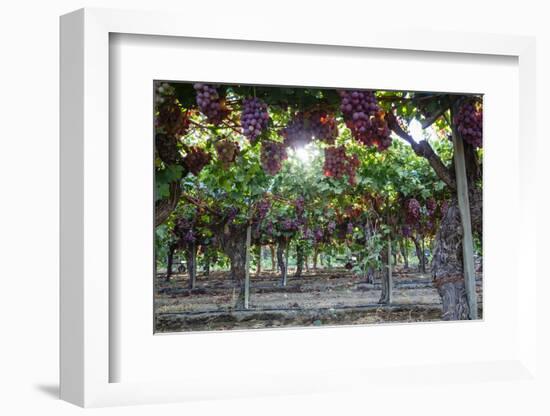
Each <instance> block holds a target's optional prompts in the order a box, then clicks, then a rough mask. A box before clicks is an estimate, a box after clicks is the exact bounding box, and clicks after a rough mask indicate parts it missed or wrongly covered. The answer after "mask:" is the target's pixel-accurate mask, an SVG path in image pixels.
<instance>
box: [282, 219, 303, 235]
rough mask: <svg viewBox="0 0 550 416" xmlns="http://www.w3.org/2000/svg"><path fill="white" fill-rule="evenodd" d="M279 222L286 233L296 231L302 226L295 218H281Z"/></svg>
mask: <svg viewBox="0 0 550 416" xmlns="http://www.w3.org/2000/svg"><path fill="white" fill-rule="evenodd" d="M278 224H279V228H280V230H281V231H282V232H285V233H294V232H296V231H298V229H299V228H300V224H299V222H298V221H297V220H296V219H293V218H285V219H282V218H279V222H278Z"/></svg>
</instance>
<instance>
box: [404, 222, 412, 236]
mask: <svg viewBox="0 0 550 416" xmlns="http://www.w3.org/2000/svg"><path fill="white" fill-rule="evenodd" d="M401 234H402V235H403V237H405V238H407V237H410V236H411V234H412V230H411V227H410V225H404V226H402V227H401Z"/></svg>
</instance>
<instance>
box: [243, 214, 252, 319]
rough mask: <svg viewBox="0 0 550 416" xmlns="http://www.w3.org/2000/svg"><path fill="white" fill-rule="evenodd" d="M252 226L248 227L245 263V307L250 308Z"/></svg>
mask: <svg viewBox="0 0 550 416" xmlns="http://www.w3.org/2000/svg"><path fill="white" fill-rule="evenodd" d="M251 229H252V227H251V226H250V224H248V226H247V227H246V245H245V247H246V248H245V251H246V253H245V265H244V308H245V309H248V301H249V298H250V239H251V233H252V231H251Z"/></svg>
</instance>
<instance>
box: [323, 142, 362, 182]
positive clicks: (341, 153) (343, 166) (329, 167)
mask: <svg viewBox="0 0 550 416" xmlns="http://www.w3.org/2000/svg"><path fill="white" fill-rule="evenodd" d="M359 164H360V163H359V158H358V157H357V155H356V154H353V155H351V156H348V155H347V154H346V149H345V147H344V146H339V147H327V148H325V162H324V165H323V171H324V174H325V176H328V177H333V178H336V179H340V178H342V176H343V175H348V181H349V184H350V185H352V186H353V185H355V170H356V169H357V167H358V166H359Z"/></svg>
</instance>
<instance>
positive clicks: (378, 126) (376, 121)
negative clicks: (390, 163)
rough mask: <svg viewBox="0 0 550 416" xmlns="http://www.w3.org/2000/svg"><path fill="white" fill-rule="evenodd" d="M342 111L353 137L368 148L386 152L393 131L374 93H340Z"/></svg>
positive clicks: (355, 91) (346, 91)
mask: <svg viewBox="0 0 550 416" xmlns="http://www.w3.org/2000/svg"><path fill="white" fill-rule="evenodd" d="M339 94H340V98H341V102H340V109H341V110H342V114H343V115H344V121H345V122H346V126H347V127H348V128H349V129H350V130H351V134H352V136H353V137H354V138H355V140H357V141H358V142H360V143H363V144H364V145H366V146H376V147H377V148H378V150H386V149H387V148H388V147H390V145H391V137H390V134H391V131H390V129H389V127H388V123H387V122H386V120H385V117H384V112H383V111H381V109H380V107H379V106H378V103H377V101H376V96H375V95H374V92H372V91H357V90H354V91H348V90H345V91H340V92H339Z"/></svg>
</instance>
